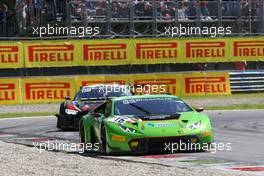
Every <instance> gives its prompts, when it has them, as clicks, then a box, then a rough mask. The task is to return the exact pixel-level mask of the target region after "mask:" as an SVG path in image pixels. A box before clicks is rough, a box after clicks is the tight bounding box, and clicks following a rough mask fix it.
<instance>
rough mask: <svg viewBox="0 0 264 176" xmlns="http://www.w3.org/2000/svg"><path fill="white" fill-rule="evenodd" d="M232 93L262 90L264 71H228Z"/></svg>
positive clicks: (263, 87)
mask: <svg viewBox="0 0 264 176" xmlns="http://www.w3.org/2000/svg"><path fill="white" fill-rule="evenodd" d="M229 75H230V84H231V91H232V93H239V92H264V72H230V73H229Z"/></svg>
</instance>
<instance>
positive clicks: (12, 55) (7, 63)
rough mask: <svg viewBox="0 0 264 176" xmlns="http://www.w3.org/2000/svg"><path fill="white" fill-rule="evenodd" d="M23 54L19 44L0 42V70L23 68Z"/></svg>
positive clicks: (21, 46)
mask: <svg viewBox="0 0 264 176" xmlns="http://www.w3.org/2000/svg"><path fill="white" fill-rule="evenodd" d="M23 67H24V52H23V45H22V43H21V42H0V69H1V68H23Z"/></svg>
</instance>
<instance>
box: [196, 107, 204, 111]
mask: <svg viewBox="0 0 264 176" xmlns="http://www.w3.org/2000/svg"><path fill="white" fill-rule="evenodd" d="M195 110H196V111H197V112H203V111H204V108H203V107H196V108H195Z"/></svg>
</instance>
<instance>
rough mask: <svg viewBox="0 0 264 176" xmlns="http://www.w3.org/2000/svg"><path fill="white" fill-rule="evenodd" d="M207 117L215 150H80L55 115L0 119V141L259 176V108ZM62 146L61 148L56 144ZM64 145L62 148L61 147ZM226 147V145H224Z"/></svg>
mask: <svg viewBox="0 0 264 176" xmlns="http://www.w3.org/2000/svg"><path fill="white" fill-rule="evenodd" d="M205 113H206V114H207V115H209V117H210V119H211V123H212V126H213V133H214V136H215V143H216V144H217V145H218V146H216V147H215V149H212V150H211V151H207V152H184V151H176V152H173V153H150V154H142V155H118V156H107V155H103V154H100V153H99V152H89V153H85V154H84V153H83V150H82V149H81V147H80V146H79V145H78V144H79V141H78V138H79V136H78V135H79V134H78V132H76V131H61V130H58V129H57V128H56V118H55V117H52V116H50V117H28V118H8V119H0V140H1V141H4V142H8V143H15V144H22V145H26V146H30V147H34V150H33V152H37V153H39V155H42V154H43V152H44V150H47V151H50V152H52V151H60V152H62V153H64V154H65V155H69V154H76V155H81V156H83V157H86V158H87V159H89V158H90V157H96V158H102V159H107V160H108V161H109V162H111V160H124V161H130V162H133V163H139V164H140V163H142V162H143V163H151V164H158V165H162V166H170V167H176V168H177V167H190V168H201V169H206V170H215V169H216V170H217V172H223V173H229V174H230V175H232V174H238V173H240V174H242V173H245V174H250V175H263V174H264V172H263V169H264V160H263V158H264V138H263V132H264V130H263V126H264V122H263V114H264V111H263V110H213V111H212V110H211V111H205ZM60 145H61V146H62V145H64V147H59V146H60ZM65 146H66V147H65ZM227 146H228V147H227Z"/></svg>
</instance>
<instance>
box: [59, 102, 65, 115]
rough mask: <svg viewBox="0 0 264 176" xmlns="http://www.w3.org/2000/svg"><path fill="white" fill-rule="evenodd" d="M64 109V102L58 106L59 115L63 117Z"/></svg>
mask: <svg viewBox="0 0 264 176" xmlns="http://www.w3.org/2000/svg"><path fill="white" fill-rule="evenodd" d="M65 114H66V113H65V107H64V102H63V103H61V104H60V115H65Z"/></svg>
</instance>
